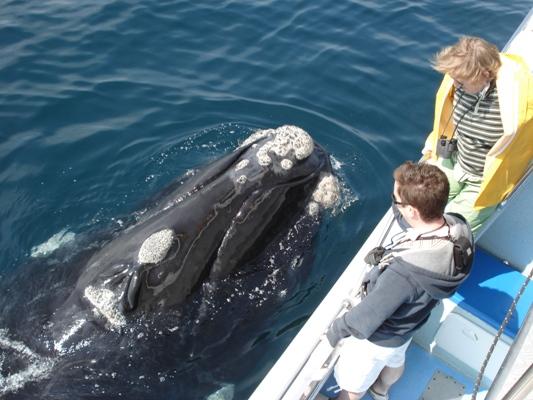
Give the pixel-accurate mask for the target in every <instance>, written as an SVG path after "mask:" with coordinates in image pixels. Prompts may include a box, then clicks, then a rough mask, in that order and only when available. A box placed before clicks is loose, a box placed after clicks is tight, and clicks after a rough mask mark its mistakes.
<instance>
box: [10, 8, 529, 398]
mask: <svg viewBox="0 0 533 400" xmlns="http://www.w3.org/2000/svg"><path fill="white" fill-rule="evenodd" d="M530 7H531V3H530V2H529V1H514V2H507V1H503V0H502V1H486V2H479V1H450V2H441V1H435V0H433V1H430V0H425V1H388V2H373V1H344V0H339V1H324V0H316V1H312V2H309V1H105V2H103V1H102V2H95V1H85V0H81V1H76V2H74V1H61V0H57V1H38V2H37V1H35V2H21V1H5V0H4V1H0V87H1V89H0V185H1V191H0V238H1V243H0V274H1V276H2V279H8V278H13V277H15V278H16V277H17V273H19V269H20V267H19V266H20V265H24V264H27V263H28V262H32V261H34V260H35V259H36V257H38V256H39V255H45V254H46V253H47V251H48V250H50V249H51V248H54V247H57V246H58V245H59V244H61V243H63V242H68V243H69V246H71V248H72V251H73V252H76V251H79V250H80V249H79V248H77V247H76V243H83V241H81V242H77V240H79V239H78V238H79V237H83V234H84V233H86V232H93V231H98V230H105V229H113V228H117V226H120V225H121V224H122V223H123V221H124V220H125V219H127V215H128V214H131V213H132V212H134V211H135V210H137V209H138V208H139V207H140V206H141V204H142V202H143V200H145V199H147V198H149V197H150V196H151V195H153V194H155V193H156V192H157V191H158V189H160V188H162V187H164V186H165V185H166V184H167V183H169V182H170V181H171V180H172V179H174V178H175V177H177V176H182V175H184V174H186V173H187V171H189V170H191V169H194V168H197V167H199V166H201V165H203V164H205V163H207V162H209V161H211V160H213V159H214V158H216V157H217V156H220V155H222V154H224V153H226V152H228V151H230V150H232V149H233V148H234V147H235V146H236V145H238V143H239V142H241V141H242V140H243V139H244V138H246V137H247V135H249V134H250V133H251V132H252V131H253V130H254V129H257V128H270V127H277V126H279V125H283V124H294V125H298V126H300V127H302V128H304V129H306V130H307V131H308V132H309V133H310V134H311V135H312V136H313V137H314V138H315V139H316V140H317V141H318V142H320V143H321V144H322V145H323V146H324V147H325V148H326V149H327V150H328V151H329V152H330V153H331V155H332V156H333V158H334V160H335V161H334V164H335V166H336V170H337V174H338V175H339V177H340V178H341V180H342V182H343V184H344V186H345V192H344V199H343V206H342V209H341V210H340V212H339V213H338V215H337V216H336V217H334V218H331V220H330V221H329V223H327V224H324V226H323V227H322V229H321V230H320V232H319V234H318V238H317V240H316V243H315V245H314V251H313V258H312V261H311V262H309V263H308V264H309V265H305V268H306V273H305V274H303V275H302V277H301V278H300V282H299V284H298V285H297V286H296V288H295V289H294V292H293V293H289V294H288V295H287V297H286V300H285V301H284V302H281V303H280V304H279V305H278V306H279V307H278V308H277V310H276V311H275V312H272V310H270V311H269V310H268V309H265V310H263V311H264V312H265V313H266V314H264V315H261V324H259V323H258V324H257V325H253V324H252V326H251V327H250V328H249V329H248V330H247V331H246V336H245V337H242V336H241V337H238V338H235V337H233V338H231V337H230V338H229V339H228V340H230V341H231V340H233V341H237V340H238V341H240V342H241V343H242V346H241V347H240V348H239V350H238V351H237V352H234V351H233V350H231V351H230V350H228V352H227V353H224V352H223V347H222V348H219V349H218V350H217V351H219V353H218V354H217V357H213V358H211V359H209V360H210V362H209V363H204V364H202V368H201V369H197V370H194V369H193V370H194V371H196V372H195V374H196V375H195V376H196V378H197V379H196V380H193V381H191V375H187V374H185V373H183V374H180V373H179V372H176V373H173V374H170V375H168V379H166V380H165V385H162V386H161V387H158V381H157V380H153V381H150V382H151V383H150V384H149V385H144V386H142V387H141V389H142V390H141V389H139V386H136V389H135V390H137V391H136V392H135V393H136V394H135V395H134V394H133V393H134V392H129V391H128V387H130V386H132V384H131V383H127V382H126V381H124V387H123V393H124V395H128V394H129V395H130V398H136V397H135V396H136V395H138V396H141V397H143V398H149V397H150V395H152V396H155V398H164V397H166V398H187V397H184V396H183V393H187V386H188V385H192V386H194V389H191V390H190V393H191V395H190V396H188V398H195V397H198V398H202V397H203V394H201V393H203V392H207V391H208V390H210V389H211V388H210V387H209V384H208V383H209V382H225V383H232V384H235V385H236V387H235V390H236V394H235V398H238V399H241V398H246V397H247V396H248V395H249V394H250V393H251V392H252V391H253V389H254V387H255V386H256V385H257V383H258V382H259V381H260V380H261V379H262V377H263V376H264V375H265V374H266V372H267V371H268V369H269V368H270V367H271V365H272V364H273V363H274V361H275V359H276V357H277V356H279V355H280V354H281V352H282V351H283V349H284V347H285V346H286V345H287V344H288V343H289V341H290V340H291V338H292V337H294V335H295V334H296V333H297V331H298V329H299V328H300V327H301V326H302V324H303V323H304V321H305V318H306V317H307V316H308V315H309V314H310V313H311V312H312V310H313V308H314V307H315V306H316V305H317V304H318V302H319V301H320V299H321V298H322V297H323V296H324V295H325V294H326V293H327V291H328V290H329V288H330V287H331V286H332V285H333V283H334V281H335V279H336V278H337V277H338V276H339V275H340V273H341V272H342V270H343V268H344V267H345V266H346V265H347V263H348V261H349V260H350V259H351V257H352V256H353V255H354V254H355V252H356V250H357V249H358V247H359V246H360V245H361V244H362V242H363V241H364V240H365V238H366V236H367V235H368V234H369V232H370V231H371V230H372V229H373V227H374V225H375V224H376V222H377V221H378V220H379V218H380V217H381V215H382V213H383V212H384V211H385V209H386V208H387V206H388V202H389V200H388V199H389V196H388V193H389V192H390V188H391V172H392V170H393V169H394V167H395V166H397V165H398V164H400V163H401V162H402V161H403V160H405V159H417V158H418V157H419V149H420V148H421V146H422V143H423V140H424V138H425V136H426V133H427V132H428V130H429V129H430V127H431V124H432V103H433V96H434V92H435V90H436V88H437V86H438V83H439V78H440V77H439V75H438V74H437V73H436V72H434V71H432V70H431V68H430V66H429V59H430V58H431V56H432V55H433V54H434V53H435V52H436V51H437V50H438V49H439V48H440V47H442V46H444V45H448V44H451V43H453V42H454V41H455V40H456V39H457V38H458V37H459V36H460V35H462V34H470V35H479V36H483V37H484V38H486V39H488V40H489V41H492V42H494V43H496V44H497V45H498V46H500V47H502V46H503V45H504V44H505V43H506V41H507V40H508V38H509V37H510V36H511V34H512V33H513V31H514V30H515V28H516V27H517V26H518V24H519V23H520V21H521V20H522V18H523V17H524V16H525V15H526V13H527V12H528V11H529V8H530ZM58 233H59V234H60V235H59V236H61V234H66V236H63V238H62V239H61V238H59V237H58V236H54V235H56V234H58ZM70 239H72V240H70ZM69 240H70V241H69ZM43 244H44V245H43ZM40 245H41V247H39V246H40ZM80 245H81V244H80ZM32 254H33V255H34V257H32V256H31V255H32ZM34 284H35V286H36V287H37V288H39V284H38V283H35V282H34ZM41 290H42V291H46V290H47V288H46V287H42V288H41ZM37 295H38V293H35V296H37ZM272 295H273V296H275V295H276V294H275V293H273V294H272ZM0 303H1V305H2V307H0V310H2V309H5V308H6V305H11V306H12V305H13V304H17V298H16V296H13V295H12V294H10V295H9V296H5V295H2V297H1V298H0ZM30 307H31V306H30ZM20 308H21V312H23V310H25V311H24V312H28V311H27V307H23V305H22V304H21V305H20ZM224 312H225V311H224V310H222V311H221V313H224ZM227 318H228V319H231V318H233V316H232V312H230V311H229V310H228V311H227ZM3 325H4V324H3V323H2V321H1V320H0V328H3ZM254 327H255V328H254ZM10 335H11V336H10V337H12V338H16V337H17V332H10ZM198 352H199V354H200V356H201V355H202V351H201V349H200V350H198ZM88 362H89V361H88ZM194 363H195V361H194V359H191V360H190V361H189V364H192V365H193V366H194ZM205 364H208V366H206V365H205ZM199 371H201V372H199ZM199 375H201V378H198V376H199ZM132 376H133V372H132ZM90 379H91V381H93V380H94V382H98V378H97V376H96V375H95V376H91V378H90ZM204 384H205V391H203V390H202V385H204ZM104 386H105V384H104ZM115 386H116V385H115ZM215 386H216V385H215ZM115 389H116V387H115ZM92 390H93V392H88V394H89V393H93V395H94V396H96V397H105V396H104V395H103V394H102V388H101V387H100V388H99V389H98V390H100V391H98V390H97V389H94V388H93V389H92ZM107 396H110V395H109V392H108V393H107Z"/></svg>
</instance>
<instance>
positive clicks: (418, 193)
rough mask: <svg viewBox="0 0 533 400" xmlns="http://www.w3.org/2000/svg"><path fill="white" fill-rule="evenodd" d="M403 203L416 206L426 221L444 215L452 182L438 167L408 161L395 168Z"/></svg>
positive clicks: (395, 177) (395, 176)
mask: <svg viewBox="0 0 533 400" xmlns="http://www.w3.org/2000/svg"><path fill="white" fill-rule="evenodd" d="M394 179H395V180H396V183H397V185H398V194H399V195H400V198H401V201H402V203H405V204H408V205H410V206H413V207H415V208H416V209H417V210H418V212H419V213H420V217H421V218H422V219H423V220H424V221H432V220H435V219H437V218H440V217H442V214H443V213H444V208H445V207H446V203H447V202H448V194H449V193H450V184H449V182H448V178H447V177H446V175H445V174H444V172H442V171H441V170H440V169H439V168H438V167H436V166H434V165H431V164H427V163H421V164H416V163H414V162H412V161H407V162H405V163H403V164H402V165H400V166H399V167H398V168H396V169H395V170H394Z"/></svg>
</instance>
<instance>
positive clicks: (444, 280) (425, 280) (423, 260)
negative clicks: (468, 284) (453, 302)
mask: <svg viewBox="0 0 533 400" xmlns="http://www.w3.org/2000/svg"><path fill="white" fill-rule="evenodd" d="M444 217H445V219H446V222H447V223H448V225H449V226H450V236H451V238H452V240H453V241H456V242H458V241H460V239H461V238H462V239H463V240H464V239H466V240H464V241H465V242H466V243H468V244H469V245H470V247H471V249H473V244H472V243H473V238H472V234H471V233H470V229H469V228H468V225H467V224H466V223H465V222H464V221H462V220H461V219H460V218H458V217H456V216H454V215H450V214H445V215H444ZM472 251H473V250H472ZM393 253H394V254H393V257H394V261H395V262H394V263H392V265H391V266H390V268H392V269H394V270H395V271H396V272H398V273H399V274H401V275H404V276H405V275H408V278H409V279H410V280H412V281H414V282H415V284H416V285H417V286H418V287H421V288H422V289H423V290H424V291H426V292H427V293H428V294H429V295H430V296H431V297H433V298H434V299H444V298H447V297H450V296H451V295H453V293H455V291H456V290H457V288H458V287H459V285H460V284H461V283H462V282H464V280H465V279H466V278H467V277H468V275H469V274H470V268H471V265H472V260H473V258H471V259H470V262H469V263H468V265H466V267H465V268H463V269H462V270H458V268H456V263H455V260H454V243H453V242H452V241H450V240H448V239H446V238H435V239H431V240H416V241H412V242H408V243H406V244H405V245H404V246H402V248H399V249H397V250H395V251H394V252H393Z"/></svg>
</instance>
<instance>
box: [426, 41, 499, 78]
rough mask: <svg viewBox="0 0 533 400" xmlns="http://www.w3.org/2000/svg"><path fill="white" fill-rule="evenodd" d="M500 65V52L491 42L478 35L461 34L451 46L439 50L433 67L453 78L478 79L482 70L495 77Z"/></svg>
mask: <svg viewBox="0 0 533 400" xmlns="http://www.w3.org/2000/svg"><path fill="white" fill-rule="evenodd" d="M501 65H502V63H501V61H500V52H499V50H498V48H497V47H496V46H495V45H493V44H492V43H489V42H487V41H486V40H483V39H481V38H478V37H473V36H463V37H461V38H460V39H459V41H458V42H457V43H456V44H454V45H453V46H449V47H445V48H444V49H442V50H441V51H439V52H438V53H437V54H436V55H435V58H434V60H433V68H434V69H435V70H437V71H439V72H441V73H443V74H450V75H452V76H453V77H454V78H455V79H466V80H473V81H475V80H478V79H479V78H480V77H481V75H482V73H483V72H484V71H487V72H488V73H489V75H490V76H489V78H490V79H491V80H492V79H495V78H496V75H497V74H498V70H499V69H500V66H501Z"/></svg>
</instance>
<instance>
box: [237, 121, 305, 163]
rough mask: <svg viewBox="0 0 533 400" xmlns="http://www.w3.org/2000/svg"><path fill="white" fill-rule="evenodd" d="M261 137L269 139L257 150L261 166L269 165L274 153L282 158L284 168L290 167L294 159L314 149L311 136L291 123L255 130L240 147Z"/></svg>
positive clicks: (303, 157)
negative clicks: (274, 127)
mask: <svg viewBox="0 0 533 400" xmlns="http://www.w3.org/2000/svg"><path fill="white" fill-rule="evenodd" d="M263 138H269V139H271V140H269V141H267V142H266V143H263V145H262V146H261V147H259V150H257V161H258V163H259V165H261V166H263V167H266V166H269V165H271V164H272V162H273V159H272V158H273V157H272V156H273V155H276V156H277V157H278V158H282V160H281V162H280V164H281V167H282V168H283V169H284V170H288V169H291V168H292V167H293V165H294V163H295V162H296V161H299V160H303V159H305V158H307V157H309V156H310V155H311V153H312V152H313V149H314V143H313V139H312V138H311V136H310V135H309V134H308V133H307V132H306V131H304V130H303V129H301V128H298V127H297V126H293V125H283V126H280V127H279V128H276V129H265V130H260V131H257V132H255V133H254V134H252V135H251V136H250V137H249V138H248V139H246V140H245V141H244V142H243V144H242V145H241V147H242V146H245V145H248V144H250V143H253V142H255V141H257V140H259V139H263ZM237 170H238V169H237Z"/></svg>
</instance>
